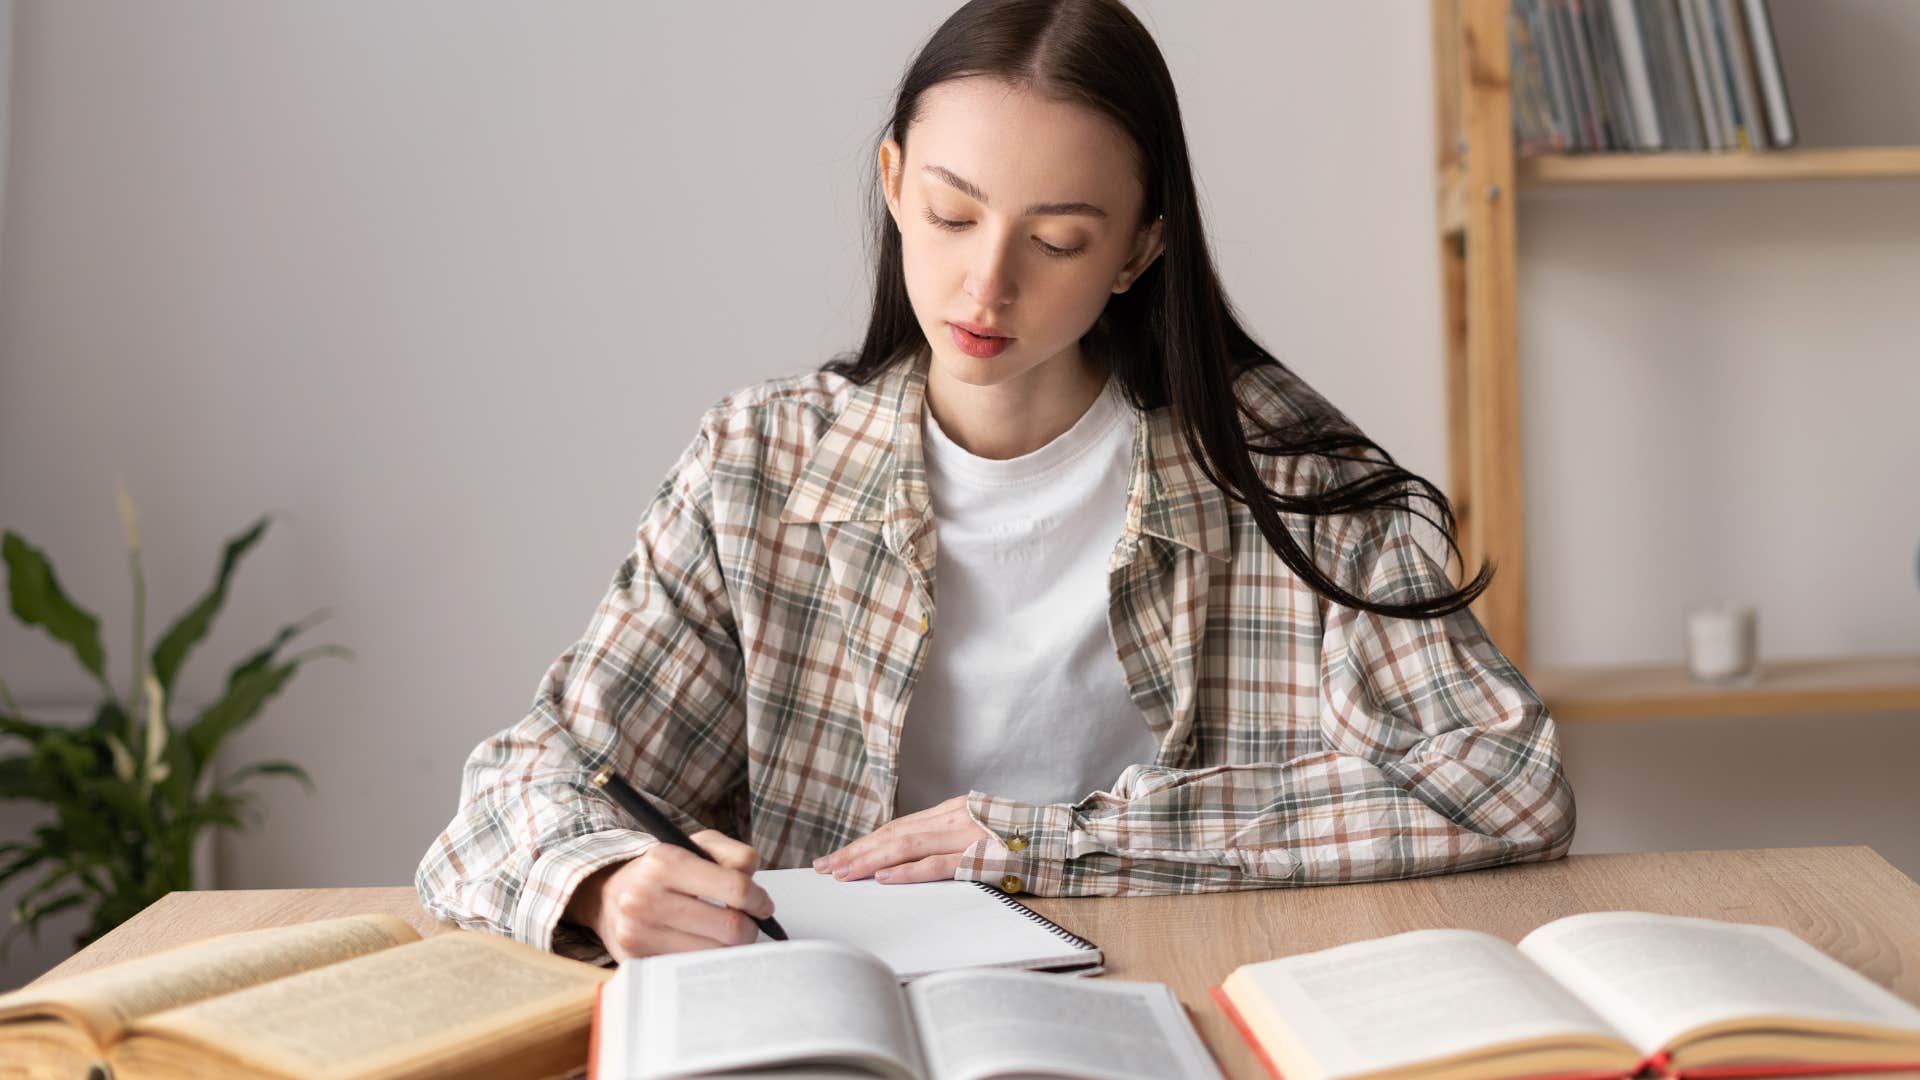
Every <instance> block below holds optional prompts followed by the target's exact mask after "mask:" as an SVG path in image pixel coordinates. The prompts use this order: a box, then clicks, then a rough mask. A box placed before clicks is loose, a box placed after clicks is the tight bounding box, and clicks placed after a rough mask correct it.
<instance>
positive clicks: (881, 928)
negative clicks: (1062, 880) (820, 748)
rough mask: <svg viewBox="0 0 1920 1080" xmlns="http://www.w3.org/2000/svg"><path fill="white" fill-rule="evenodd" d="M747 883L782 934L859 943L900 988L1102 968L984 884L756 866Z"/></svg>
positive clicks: (1068, 935) (1093, 954) (1092, 948)
mask: <svg viewBox="0 0 1920 1080" xmlns="http://www.w3.org/2000/svg"><path fill="white" fill-rule="evenodd" d="M753 880H754V881H756V882H758V883H759V885H760V887H761V888H763V889H765V890H767V894H768V895H769V896H772V897H773V916H774V918H776V919H778V920H779V921H780V927H781V929H783V930H785V931H786V932H787V936H788V937H790V938H793V939H795V940H802V939H809V938H811V939H817V940H827V941H839V942H844V943H846V944H848V945H855V946H858V947H860V948H862V949H865V950H867V951H868V952H871V953H873V954H875V955H876V956H878V957H880V959H882V960H884V961H886V962H887V966H889V967H891V968H893V970H894V972H895V973H896V974H898V975H899V976H900V981H901V982H903V983H904V982H911V981H912V980H914V979H917V978H919V977H920V976H922V975H931V974H933V973H934V972H936V971H947V970H950V969H952V968H979V967H996V968H1023V969H1027V970H1031V971H1055V972H1060V973H1062V974H1070V975H1098V974H1099V973H1100V972H1101V971H1102V970H1104V969H1105V964H1106V961H1105V958H1104V957H1103V956H1102V955H1101V952H1100V947H1099V946H1098V945H1095V944H1094V943H1093V942H1091V941H1088V940H1087V939H1086V938H1083V937H1081V936H1080V935H1078V934H1075V933H1073V932H1072V931H1070V930H1068V929H1067V928H1065V927H1063V926H1061V925H1059V924H1058V923H1055V922H1054V921H1053V920H1051V919H1048V918H1046V917H1045V916H1043V915H1040V914H1039V913H1037V912H1034V911H1031V910H1029V909H1028V908H1027V907H1026V906H1025V905H1024V904H1021V903H1020V902H1019V901H1017V900H1015V899H1014V898H1013V897H1011V896H1008V895H1007V894H1006V893H1003V892H1001V891H1000V890H998V889H996V888H994V887H992V886H991V885H983V884H981V883H979V882H973V881H925V882H917V883H914V884H910V885H882V884H880V883H879V882H877V881H874V880H873V879H871V878H868V879H866V880H864V881H837V880H835V879H834V877H833V876H832V875H830V874H822V873H817V872H815V871H814V870H813V869H812V868H811V867H805V866H802V867H796V868H794V869H791V870H762V871H760V872H758V873H756V874H754V875H753ZM760 940H762V941H766V940H769V939H768V938H767V937H766V935H764V934H762V935H761V937H760Z"/></svg>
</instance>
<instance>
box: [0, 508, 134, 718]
mask: <svg viewBox="0 0 1920 1080" xmlns="http://www.w3.org/2000/svg"><path fill="white" fill-rule="evenodd" d="M0 555H4V557H5V559H6V563H7V592H8V594H9V597H10V601H11V603H12V605H13V613H14V614H15V615H18V616H19V617H20V620H21V621H22V622H24V623H26V624H27V625H29V626H38V627H41V628H43V629H45V630H46V632H47V633H49V634H52V635H53V636H54V637H55V638H56V639H58V640H60V641H64V642H66V643H67V645H69V646H71V647H72V649H73V653H74V655H75V656H77V657H79V659H80V664H81V666H82V667H85V668H86V669H87V670H88V671H91V672H93V677H94V678H95V679H98V680H99V682H100V685H101V686H102V687H103V688H105V690H106V691H107V694H108V696H112V694H113V687H112V686H111V685H109V684H108V682H107V653H106V650H105V649H103V648H101V646H100V620H99V619H96V618H94V617H93V616H92V615H91V614H90V613H88V612H86V611H84V610H82V609H81V608H80V607H79V606H78V605H76V604H75V603H74V602H73V601H72V600H69V599H67V594H66V593H65V592H63V591H62V590H61V588H60V581H59V579H57V578H56V577H54V574H53V564H52V563H50V562H48V561H47V555H46V552H43V551H41V550H40V549H39V548H37V547H34V546H33V545H32V544H29V543H27V541H26V539H25V538H23V537H22V536H20V534H18V533H16V532H14V531H13V530H12V529H8V530H7V533H6V537H5V539H4V540H0Z"/></svg>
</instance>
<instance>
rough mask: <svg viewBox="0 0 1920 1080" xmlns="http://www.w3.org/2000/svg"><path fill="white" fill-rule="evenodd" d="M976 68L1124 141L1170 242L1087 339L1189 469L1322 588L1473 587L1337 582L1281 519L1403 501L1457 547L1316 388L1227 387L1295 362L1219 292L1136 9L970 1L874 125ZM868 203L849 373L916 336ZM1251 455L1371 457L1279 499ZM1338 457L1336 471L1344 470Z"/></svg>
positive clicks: (884, 229)
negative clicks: (1249, 326) (1245, 391)
mask: <svg viewBox="0 0 1920 1080" xmlns="http://www.w3.org/2000/svg"><path fill="white" fill-rule="evenodd" d="M976 75H987V76H993V77H996V78H1000V79H1003V80H1005V81H1007V82H1009V83H1013V84H1015V85H1019V86H1022V87H1025V88H1028V89H1030V90H1032V91H1033V92H1036V93H1039V94H1043V95H1045V96H1046V97H1048V98H1050V99H1053V100H1058V101H1063V102H1071V103H1075V104H1079V105H1083V106H1086V107H1087V108H1091V109H1095V110H1097V111H1099V112H1100V113H1102V114H1104V115H1105V116H1107V117H1109V118H1110V119H1112V120H1113V122H1115V123H1117V124H1119V125H1120V127H1121V129H1122V130H1123V131H1126V132H1128V133H1129V134H1130V135H1131V136H1132V139H1133V142H1134V144H1135V147H1136V148H1137V159H1138V167H1139V170H1140V181H1141V186H1142V188H1143V189H1144V190H1145V192H1146V200H1145V205H1144V206H1143V207H1142V208H1141V218H1140V224H1141V225H1143V226H1144V225H1145V224H1147V223H1148V222H1151V221H1152V220H1153V219H1154V217H1155V216H1157V215H1164V216H1165V218H1166V224H1165V227H1164V228H1165V232H1164V234H1163V240H1164V242H1165V245H1166V250H1165V251H1164V252H1162V254H1161V256H1160V257H1159V258H1157V259H1155V260H1154V261H1153V263H1152V265H1150V266H1149V267H1148V268H1147V270H1146V272H1145V273H1143V274H1142V275H1141V276H1140V278H1139V280H1138V281H1137V282H1136V283H1135V284H1134V285H1133V286H1132V287H1131V288H1129V289H1128V290H1126V291H1125V292H1120V293H1115V294H1113V295H1112V296H1110V297H1108V299H1107V304H1106V309H1105V310H1104V311H1103V312H1102V313H1101V315H1100V317H1099V319H1098V320H1097V321H1096V322H1095V323H1094V325H1093V327H1092V329H1090V330H1089V331H1088V332H1087V334H1086V336H1085V338H1084V339H1083V346H1084V347H1085V348H1087V349H1089V350H1097V351H1098V355H1102V356H1104V357H1105V358H1106V360H1107V363H1108V370H1109V371H1110V372H1111V373H1112V376H1113V378H1115V379H1116V380H1118V382H1119V383H1120V386H1121V388H1122V389H1123V390H1124V391H1125V393H1126V396H1127V398H1128V400H1129V401H1130V402H1131V403H1132V405H1133V406H1134V407H1135V408H1138V409H1155V408H1160V407H1162V406H1168V405H1171V406H1172V410H1173V417H1174V421H1175V425H1176V426H1177V427H1178V428H1179V429H1180V431H1181V432H1182V433H1183V436H1184V437H1185V439H1186V443H1187V446H1188V449H1189V450H1190V451H1191V452H1192V454H1193V455H1194V458H1195V460H1196V461H1198V462H1199V464H1200V468H1201V471H1202V472H1203V473H1204V474H1205V475H1206V477H1207V479H1209V480H1210V481H1212V482H1213V483H1214V484H1215V485H1217V486H1218V487H1219V488H1220V489H1221V490H1222V491H1223V492H1225V493H1226V495H1227V497H1228V498H1231V499H1232V500H1234V501H1235V502H1238V503H1241V504H1243V505H1245V506H1246V507H1247V508H1248V509H1249V511H1250V512H1251V513H1252V514H1253V519H1254V521H1255V522H1256V523H1257V524H1258V525H1259V526H1260V532H1261V533H1262V534H1263V535H1264V536H1265V537H1266V538H1267V542H1268V543H1269V544H1271V545H1273V549H1274V551H1275V552H1277V553H1278V554H1279V556H1280V558H1281V560H1282V561H1284V562H1285V563H1286V564H1287V566H1288V567H1289V568H1291V569H1292V570H1293V572H1294V573H1296V574H1298V575H1299V576H1300V577H1301V579H1302V580H1304V581H1305V582H1306V583H1307V585H1308V586H1309V587H1311V588H1312V589H1313V590H1314V592H1316V593H1317V594H1319V595H1320V596H1322V597H1325V598H1327V599H1330V600H1333V601H1335V602H1337V603H1340V604H1344V605H1346V606H1348V607H1351V608H1358V609H1360V610H1364V611H1370V612H1374V613H1376V614H1380V615H1389V616H1395V617H1399V618H1430V617H1435V616H1440V615H1446V614H1450V613H1452V612H1454V611H1457V610H1459V609H1460V608H1463V607H1466V606H1467V605H1468V604H1471V603H1472V602H1473V601H1474V600H1475V599H1476V598H1477V597H1478V596H1479V595H1480V594H1481V593H1482V592H1484V591H1485V590H1486V588H1487V585H1488V583H1489V582H1490V581H1491V580H1492V576H1493V568H1492V567H1491V566H1490V565H1489V564H1488V563H1486V562H1484V561H1483V562H1482V563H1481V566H1480V571H1479V573H1478V574H1477V575H1476V576H1475V577H1474V579H1473V580H1472V581H1470V582H1468V583H1467V584H1466V585H1465V586H1463V587H1462V588H1460V589H1458V590H1457V591H1454V592H1448V593H1441V594H1439V595H1436V596H1431V597H1425V598H1421V599H1417V600H1413V601H1410V602H1407V603H1399V604H1383V603H1375V602H1373V601H1371V600H1368V599H1366V598H1365V597H1361V596H1355V595H1353V594H1352V593H1349V592H1347V591H1346V590H1345V589H1343V588H1341V587H1340V586H1339V585H1338V584H1337V583H1336V582H1335V581H1333V580H1332V578H1330V577H1329V576H1328V575H1327V574H1326V573H1324V572H1322V571H1321V569H1320V568H1319V567H1318V566H1315V565H1314V560H1313V558H1312V555H1311V553H1309V552H1307V551H1304V550H1302V549H1301V547H1300V545H1299V544H1298V543H1296V542H1295V541H1294V538H1293V534H1292V533H1291V531H1290V530H1289V529H1288V528H1287V527H1286V526H1285V524H1284V523H1283V522H1282V521H1281V515H1282V514H1295V515H1300V516H1304V517H1308V518H1317V517H1323V516H1327V515H1334V514H1351V513H1358V512H1367V511H1374V510H1383V509H1385V510H1405V511H1407V512H1409V513H1412V514H1414V515H1416V516H1418V517H1419V518H1421V519H1422V520H1424V521H1426V522H1427V523H1428V524H1430V525H1433V526H1434V527H1435V528H1437V529H1439V530H1440V533H1441V536H1442V537H1443V538H1444V539H1445V540H1446V544H1447V548H1448V550H1449V551H1450V552H1451V553H1452V555H1453V557H1455V558H1460V557H1461V556H1460V548H1459V546H1458V544H1456V543H1455V541H1454V518H1453V508H1452V506H1451V505H1449V503H1448V502H1447V498H1446V496H1445V495H1444V494H1442V493H1441V491H1440V489H1439V488H1437V487H1435V486H1434V485H1433V484H1431V483H1428V482H1427V481H1426V480H1425V479H1423V478H1421V477H1419V476H1416V475H1414V474H1413V473H1410V472H1408V471H1407V470H1405V469H1403V468H1401V467H1400V466H1399V465H1397V464H1395V462H1394V460H1393V456H1392V455H1391V454H1388V453H1387V452H1386V451H1385V450H1384V449H1382V448H1381V447H1380V446H1379V444H1377V443H1375V442H1374V441H1373V440H1372V439H1369V438H1367V437H1366V435H1364V434H1363V433H1362V432H1361V431H1360V430H1359V428H1358V426H1357V425H1355V424H1353V423H1352V421H1350V420H1349V419H1348V418H1347V417H1346V416H1345V415H1344V414H1342V413H1341V412H1340V411H1339V410H1337V409H1335V408H1334V407H1333V406H1332V405H1330V404H1328V403H1327V402H1326V401H1325V399H1323V398H1320V397H1319V396H1318V395H1317V394H1313V395H1308V397H1309V398H1310V399H1311V400H1308V401H1303V402H1300V404H1301V406H1302V414H1301V416H1299V417H1296V418H1293V419H1289V420H1286V421H1284V422H1283V421H1277V420H1269V419H1268V418H1265V417H1260V416H1256V415H1254V414H1253V413H1252V411H1251V410H1248V409H1245V408H1243V407H1241V406H1240V405H1239V403H1238V399H1237V397H1236V395H1235V393H1234V382H1235V380H1236V378H1237V377H1238V376H1239V375H1240V374H1242V373H1243V372H1246V371H1247V370H1249V369H1251V368H1254V367H1258V366H1263V365H1268V364H1271V365H1274V366H1276V367H1279V368H1280V369H1281V370H1282V371H1283V372H1288V373H1289V374H1291V372H1290V371H1288V369H1287V368H1286V366H1285V365H1284V364H1281V363H1280V361H1279V360H1277V359H1275V358H1274V357H1273V356H1272V355H1271V354H1270V353H1268V352H1267V350H1266V349H1264V348H1262V347H1261V346H1260V345H1259V344H1258V343H1257V342H1255V341H1254V340H1253V338H1252V337H1251V336H1250V335H1249V334H1248V333H1247V332H1246V330H1245V329H1243V328H1242V327H1241V325H1240V322H1239V320H1238V319H1236V318H1235V317H1234V313H1233V310H1232V305H1231V304H1230V303H1229V302H1228V300H1227V298H1226V296H1225V295H1224V294H1223V292H1222V291H1221V288H1220V282H1219V279H1218V277H1217V275H1216V274H1215V272H1214V268H1213V257H1212V253H1211V252H1210V251H1209V250H1208V248H1207V241H1206V236H1205V234H1204V232H1203V230H1202V228H1201V224H1200V212H1199V204H1198V200H1197V199H1196V198H1195V195H1194V187H1193V172H1192V166H1191V164H1190V163H1189V161H1188V159H1187V143H1186V132H1185V129H1184V128H1183V127H1182V126H1181V122H1180V105H1179V101H1178V100H1177V98H1176V97H1175V94H1174V89H1173V78H1172V76H1171V75H1169V74H1168V72H1167V66H1166V62H1165V61H1164V60H1163V59H1162V58H1161V56H1160V49H1159V47H1158V46H1157V45H1155V44H1154V41H1153V37H1152V35H1150V34H1149V33H1148V32H1147V29H1146V27H1144V26H1142V25H1141V23H1140V21H1139V19H1137V18H1136V17H1135V16H1134V14H1133V12H1132V11H1130V10H1128V9H1127V7H1126V6H1125V5H1124V4H1122V3H1121V2H1120V0H971V2H969V3H967V4H966V5H964V6H962V7H961V8H960V10H958V11H956V12H954V13H953V14H952V15H951V16H950V17H948V19H947V20H946V21H945V22H944V23H942V24H941V25H940V28H939V29H938V30H936V31H934V33H933V35H932V37H930V38H929V39H928V40H927V43H926V45H925V46H924V47H923V48H922V49H921V50H920V53H919V55H918V56H917V57H915V59H914V61H913V64H912V65H911V66H910V67H909V68H908V70H907V72H906V75H905V76H904V77H903V78H902V79H901V82H900V87H899V90H898V92H897V93H896V95H895V98H894V102H895V104H894V109H893V115H892V117H891V118H890V119H889V121H888V122H887V132H886V134H890V135H891V136H892V137H893V139H894V141H895V142H897V143H898V144H899V145H900V146H901V148H902V149H903V150H904V148H905V147H906V145H907V129H908V128H909V127H910V126H911V125H912V123H913V121H914V119H915V118H916V117H917V116H918V110H919V107H920V98H921V95H922V94H924V93H926V91H927V90H928V89H929V88H930V87H933V86H935V85H937V84H939V83H942V82H945V81H947V80H949V79H957V78H964V77H968V76H976ZM868 160H872V158H871V157H869V159H868ZM869 204H870V211H871V214H872V217H873V222H874V233H873V237H872V240H873V245H874V249H875V264H874V265H875V276H874V293H873V314H872V317H871V318H870V320H869V321H868V323H867V336H866V340H865V341H864V342H863V343H862V344H861V346H860V348H859V350H858V351H856V352H849V353H846V354H843V355H841V356H838V357H835V358H834V359H833V360H832V361H830V362H829V363H828V364H826V365H825V370H827V371H830V372H834V373H836V374H839V375H842V376H845V377H846V378H848V379H851V380H852V381H854V382H856V383H866V382H868V381H869V380H871V379H873V378H874V377H875V376H877V375H879V374H880V373H881V372H882V371H884V370H886V369H887V368H888V367H889V366H891V365H892V364H894V363H895V362H898V361H900V360H902V359H903V358H905V357H908V356H910V355H912V354H915V353H917V352H918V350H919V349H920V348H922V347H924V346H925V344H926V336H925V334H924V333H923V332H922V331H921V329H920V325H919V323H918V321H917V320H916V319H915V317H914V313H913V307H912V305H911V303H910V302H909V301H908V298H907V286H906V278H905V276H904V273H903V270H902V265H901V254H900V230H899V228H898V226H896V225H895V224H894V221H893V217H892V215H891V214H890V213H888V212H887V207H886V205H885V201H884V195H883V194H882V192H881V189H880V180H879V178H878V177H877V176H876V177H874V180H873V185H872V186H871V187H870V189H869ZM1296 378H1297V376H1296ZM1302 385H1304V383H1303V384H1302ZM1241 416H1244V417H1245V418H1246V419H1247V420H1249V421H1251V422H1252V424H1253V426H1254V427H1255V428H1256V429H1257V430H1258V435H1259V441H1255V440H1252V439H1249V438H1248V437H1247V434H1246V433H1245V432H1244V431H1243V429H1242V427H1241V425H1240V423H1239V422H1238V417H1241ZM1255 453H1260V454H1268V455H1309V456H1317V457H1320V458H1325V459H1328V460H1329V461H1330V462H1331V461H1348V462H1361V463H1363V464H1366V465H1369V466H1371V468H1369V469H1367V470H1365V471H1364V472H1361V473H1360V474H1358V475H1350V476H1349V477H1348V478H1347V479H1345V480H1341V481H1338V482H1335V483H1332V484H1330V485H1329V486H1328V487H1327V489H1326V490H1324V491H1319V492H1315V493H1311V494H1304V495H1286V494H1281V493H1280V492H1277V491H1275V490H1274V489H1272V488H1269V487H1268V486H1267V485H1266V483H1265V482H1264V481H1263V480H1262V479H1261V478H1260V472H1259V469H1258V468H1257V467H1256V465H1255V464H1254V460H1253V454H1255ZM1334 468H1335V470H1336V471H1335V473H1334V475H1336V476H1340V475H1347V474H1345V473H1342V472H1339V471H1337V470H1338V466H1335V467H1334ZM1416 498H1419V499H1425V500H1426V501H1428V502H1430V503H1431V504H1433V506H1434V507H1436V508H1437V509H1438V512H1439V518H1440V520H1439V521H1438V522H1436V521H1434V519H1433V518H1431V517H1428V516H1427V515H1426V514H1424V513H1422V512H1420V511H1419V510H1417V509H1415V508H1414V506H1413V500H1414V499H1416ZM1462 561H1463V564H1464V559H1462ZM1363 587H1364V585H1363Z"/></svg>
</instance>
